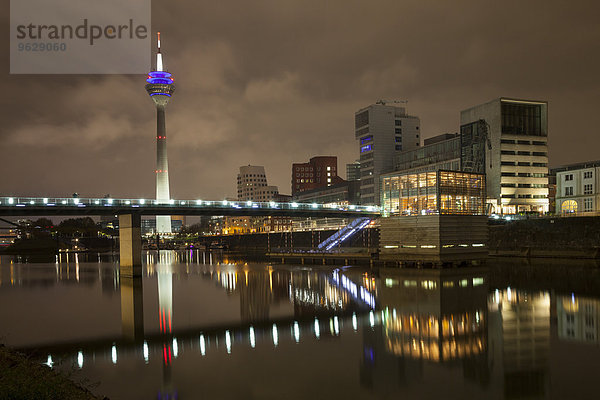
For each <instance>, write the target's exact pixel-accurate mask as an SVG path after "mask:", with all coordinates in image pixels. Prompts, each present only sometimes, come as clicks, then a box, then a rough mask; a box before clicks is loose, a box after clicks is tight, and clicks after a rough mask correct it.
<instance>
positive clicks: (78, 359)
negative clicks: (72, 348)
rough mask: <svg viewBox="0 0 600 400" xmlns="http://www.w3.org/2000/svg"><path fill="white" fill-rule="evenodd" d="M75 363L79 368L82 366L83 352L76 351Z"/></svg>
mask: <svg viewBox="0 0 600 400" xmlns="http://www.w3.org/2000/svg"><path fill="white" fill-rule="evenodd" d="M77 365H78V366H79V369H81V368H83V353H82V352H81V350H80V351H79V352H78V353H77Z"/></svg>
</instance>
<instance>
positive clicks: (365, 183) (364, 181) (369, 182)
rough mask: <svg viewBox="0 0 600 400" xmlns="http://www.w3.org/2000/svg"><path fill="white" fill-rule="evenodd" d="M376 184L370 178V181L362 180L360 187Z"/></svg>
mask: <svg viewBox="0 0 600 400" xmlns="http://www.w3.org/2000/svg"><path fill="white" fill-rule="evenodd" d="M374 183H375V182H374V180H373V178H368V179H361V183H360V185H361V186H363V185H373V184H374Z"/></svg>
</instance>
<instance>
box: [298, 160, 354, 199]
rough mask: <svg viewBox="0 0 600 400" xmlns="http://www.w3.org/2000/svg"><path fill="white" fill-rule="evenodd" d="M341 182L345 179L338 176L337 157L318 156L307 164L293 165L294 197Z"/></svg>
mask: <svg viewBox="0 0 600 400" xmlns="http://www.w3.org/2000/svg"><path fill="white" fill-rule="evenodd" d="M341 182H343V179H342V178H340V177H339V176H338V171H337V157H335V156H317V157H313V158H311V159H310V160H309V161H308V162H307V163H294V164H292V196H293V195H295V194H296V193H298V192H303V191H305V190H312V189H317V188H320V187H327V186H331V185H334V184H336V183H341Z"/></svg>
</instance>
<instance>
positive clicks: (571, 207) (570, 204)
mask: <svg viewBox="0 0 600 400" xmlns="http://www.w3.org/2000/svg"><path fill="white" fill-rule="evenodd" d="M560 209H561V211H562V212H569V213H572V212H577V202H576V201H575V200H567V201H563V203H562V205H561V207H560Z"/></svg>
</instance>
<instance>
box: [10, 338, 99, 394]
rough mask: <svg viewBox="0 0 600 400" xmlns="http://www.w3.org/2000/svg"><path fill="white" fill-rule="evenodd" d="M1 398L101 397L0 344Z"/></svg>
mask: <svg viewBox="0 0 600 400" xmlns="http://www.w3.org/2000/svg"><path fill="white" fill-rule="evenodd" d="M0 399H15V400H17V399H61V400H62V399H64V400H97V399H99V398H98V397H95V396H94V395H92V393H90V391H89V390H87V389H84V388H82V387H80V386H78V385H76V384H75V383H74V382H72V381H70V380H69V379H68V378H67V377H66V376H64V375H62V374H60V373H58V372H56V371H54V370H52V369H50V368H49V367H47V366H45V365H41V364H38V363H36V362H33V361H31V360H29V359H27V357H25V356H24V355H22V354H19V353H17V352H15V351H12V350H10V349H7V348H6V347H4V346H1V345H0Z"/></svg>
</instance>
